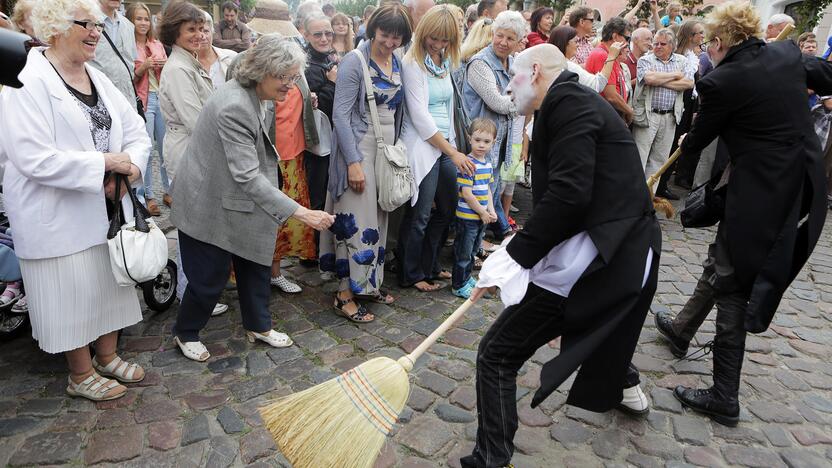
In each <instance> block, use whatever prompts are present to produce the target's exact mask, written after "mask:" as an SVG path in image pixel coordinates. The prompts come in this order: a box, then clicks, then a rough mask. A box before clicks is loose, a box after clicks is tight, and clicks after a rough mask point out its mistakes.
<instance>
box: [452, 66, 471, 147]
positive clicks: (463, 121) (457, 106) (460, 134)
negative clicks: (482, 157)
mask: <svg viewBox="0 0 832 468" xmlns="http://www.w3.org/2000/svg"><path fill="white" fill-rule="evenodd" d="M451 83H452V84H453V87H454V121H453V125H454V137H455V138H456V149H457V151H459V152H460V153H462V154H466V155H467V154H471V140H470V138H471V135H469V134H468V130H469V129H470V128H471V119H469V118H468V113H467V112H466V111H465V105H464V104H463V102H462V93H461V92H460V90H459V86H457V83H456V80H454V77H453V76H452V77H451Z"/></svg>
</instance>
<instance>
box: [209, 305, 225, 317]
mask: <svg viewBox="0 0 832 468" xmlns="http://www.w3.org/2000/svg"><path fill="white" fill-rule="evenodd" d="M226 312H228V304H220V303H219V302H217V305H215V306H214V310H212V311H211V317H216V316H217V315H222V314H224V313H226Z"/></svg>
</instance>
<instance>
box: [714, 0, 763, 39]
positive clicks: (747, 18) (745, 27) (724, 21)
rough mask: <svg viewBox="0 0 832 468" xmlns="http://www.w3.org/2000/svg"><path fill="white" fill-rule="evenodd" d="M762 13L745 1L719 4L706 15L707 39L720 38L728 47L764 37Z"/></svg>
mask: <svg viewBox="0 0 832 468" xmlns="http://www.w3.org/2000/svg"><path fill="white" fill-rule="evenodd" d="M762 35H763V27H762V22H761V21H760V15H758V14H757V11H756V10H755V9H754V7H753V6H752V5H751V4H750V3H748V2H745V1H730V2H726V3H723V4H721V5H717V6H716V7H715V8H714V9H713V11H711V12H710V13H709V14H708V16H706V17H705V40H706V41H710V40H713V39H714V38H717V37H718V38H719V40H720V41H722V43H723V44H724V45H725V47H726V48H730V47H733V46H735V45H737V44H739V43H741V42H743V41H745V40H747V39H750V38H752V37H756V38H758V39H759V38H762Z"/></svg>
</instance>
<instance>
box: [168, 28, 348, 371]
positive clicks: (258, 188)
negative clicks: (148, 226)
mask: <svg viewBox="0 0 832 468" xmlns="http://www.w3.org/2000/svg"><path fill="white" fill-rule="evenodd" d="M305 65H306V56H305V54H304V53H303V50H302V49H301V48H300V46H298V45H297V44H296V43H295V42H294V41H292V40H290V39H285V38H283V37H282V36H280V35H277V34H270V35H265V36H263V37H261V38H260V40H259V41H258V42H257V43H256V44H255V45H254V46H253V47H252V48H251V49H249V50H248V51H247V52H246V53H245V54H244V55H243V56H242V59H241V60H240V64H239V67H238V68H237V69H236V70H235V72H234V77H235V78H234V79H233V80H231V81H229V82H228V83H226V85H225V86H222V87H221V88H220V89H218V90H217V92H216V93H215V94H214V95H213V96H212V97H211V98H210V99H209V100H208V102H206V103H205V106H204V109H203V110H202V114H201V115H200V117H199V120H198V121H197V123H196V126H195V127H194V138H193V139H192V140H191V144H190V145H189V146H188V149H187V152H186V154H185V157H184V158H183V159H182V166H181V171H180V172H179V176H177V178H176V180H175V181H174V184H173V194H172V195H173V201H174V203H173V210H172V212H171V220H172V222H173V223H174V225H176V227H177V228H179V248H180V250H181V252H182V267H183V268H184V269H185V272H186V274H187V275H188V278H189V282H188V286H187V289H186V290H185V295H184V297H183V298H182V305H181V306H180V308H179V314H178V315H177V317H176V324H175V325H174V328H173V334H174V341H175V342H176V344H177V345H178V346H179V348H180V349H181V350H182V354H184V355H185V356H186V357H187V358H189V359H193V360H195V361H205V360H206V359H208V358H209V357H210V354H209V353H208V350H207V349H206V348H205V346H204V345H203V344H202V343H201V342H200V341H199V332H200V330H202V328H203V327H204V326H205V324H206V323H207V321H208V319H209V318H210V317H211V315H212V312H211V310H212V308H213V307H214V304H216V303H217V300H218V299H219V297H220V294H222V291H223V288H224V287H225V284H226V280H227V279H228V275H229V273H230V270H231V265H232V264H233V266H234V272H235V274H236V277H237V291H238V292H239V296H240V312H241V314H242V317H243V327H245V329H246V337H247V338H248V340H249V342H251V343H254V341H255V340H260V341H263V342H265V343H267V344H269V345H270V346H273V347H277V348H280V347H286V346H291V345H292V340H291V339H290V338H289V337H288V336H287V335H286V334H284V333H278V332H276V331H274V330H272V324H271V314H270V312H269V296H270V291H269V278H270V276H271V275H270V273H271V272H270V267H271V264H272V255H273V253H274V245H275V241H276V238H277V228H278V226H280V225H281V224H284V223H285V222H286V221H287V220H288V219H289V218H294V219H296V220H298V221H300V222H302V223H304V224H306V225H308V226H311V227H313V228H315V229H319V230H320V229H326V228H327V227H329V226H330V225H331V224H332V220H333V219H334V218H333V216H332V215H329V214H327V213H324V212H322V211H311V210H308V209H306V208H304V207H302V206H300V205H298V203H297V202H295V201H294V200H292V199H291V198H289V197H288V196H287V195H286V194H284V193H283V192H281V191H280V188H279V187H278V184H279V182H278V175H277V171H278V167H277V165H278V155H277V153H276V152H275V151H274V147H273V146H272V145H271V143H270V142H269V140H268V137H267V136H266V130H267V129H266V128H265V126H264V119H273V118H274V116H273V115H267V114H266V105H265V102H264V101H277V102H281V101H284V100H285V99H286V98H287V95H288V94H289V93H290V91H291V90H292V89H294V88H295V83H296V82H297V80H298V76H300V73H301V70H302V69H303V67H304V66H305Z"/></svg>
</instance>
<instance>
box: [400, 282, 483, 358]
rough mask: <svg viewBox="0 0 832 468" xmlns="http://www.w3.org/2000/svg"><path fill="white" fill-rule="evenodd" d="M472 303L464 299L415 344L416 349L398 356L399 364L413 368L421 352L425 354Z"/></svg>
mask: <svg viewBox="0 0 832 468" xmlns="http://www.w3.org/2000/svg"><path fill="white" fill-rule="evenodd" d="M473 305H474V302H473V301H471V299H466V300H465V302H464V303H462V305H461V306H459V307H457V309H456V310H455V311H454V313H452V314H451V316H450V317H448V318H447V319H445V321H444V322H442V324H441V325H439V327H438V328H437V329H436V330H434V331H433V333H431V334H430V336H428V337H427V338H425V340H424V341H422V342H421V343H420V344H419V346H417V347H416V349H414V350H413V352H412V353H410V354H408V355H407V356H404V357H402V358H400V359H399V364H401V365H402V367H404V368H405V369H407V370H408V371H410V370H411V369H412V368H413V364H414V363H416V360H417V359H419V358H420V357H421V356H422V354H425V351H427V349H428V348H430V347H431V346H433V344H434V343H436V340H438V339H439V337H441V336H442V335H444V334H445V332H446V331H448V330H449V329H450V328H451V327H453V326H454V324H456V322H458V321H459V319H461V318H462V316H463V315H465V312H468V309H470V308H471V306H473ZM408 361H409V362H408Z"/></svg>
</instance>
